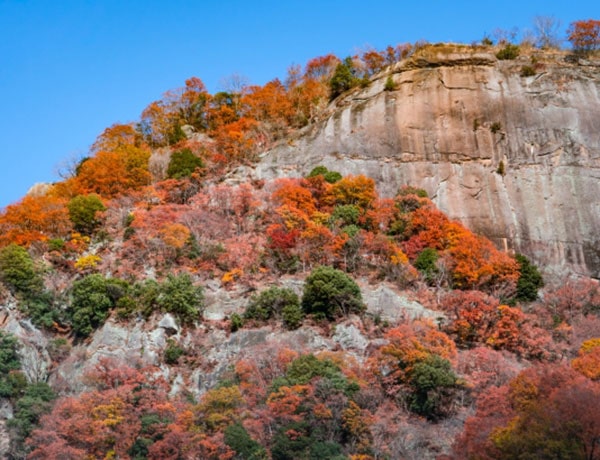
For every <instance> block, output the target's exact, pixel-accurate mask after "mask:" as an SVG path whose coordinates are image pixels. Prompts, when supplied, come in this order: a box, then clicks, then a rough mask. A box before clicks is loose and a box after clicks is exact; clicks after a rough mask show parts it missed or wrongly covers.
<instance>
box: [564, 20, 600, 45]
mask: <svg viewBox="0 0 600 460" xmlns="http://www.w3.org/2000/svg"><path fill="white" fill-rule="evenodd" d="M567 40H569V41H570V42H571V45H573V49H574V50H575V51H577V52H580V53H589V52H591V51H595V50H597V49H599V48H600V21H599V20H596V19H587V20H582V21H575V22H572V23H571V24H570V25H569V28H568V30H567Z"/></svg>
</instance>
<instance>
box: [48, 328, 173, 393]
mask: <svg viewBox="0 0 600 460" xmlns="http://www.w3.org/2000/svg"><path fill="white" fill-rule="evenodd" d="M163 319H164V318H163ZM172 333H173V331H172V330H170V331H169V334H167V331H166V329H165V328H164V326H157V327H154V322H149V323H145V322H139V323H136V324H135V325H134V326H133V327H131V326H129V327H128V326H126V325H122V324H119V323H116V322H114V321H113V320H109V321H107V322H106V323H105V324H104V325H103V326H102V327H101V328H100V329H98V330H97V331H96V332H95V333H94V334H93V336H92V337H91V341H90V342H89V343H85V344H81V345H78V346H76V347H73V349H72V351H71V353H70V355H69V356H68V357H67V359H65V360H64V361H63V362H61V363H60V365H59V366H58V367H57V368H56V369H55V370H54V372H53V373H52V375H51V376H50V379H49V383H50V384H51V385H52V386H53V387H55V388H59V389H61V391H65V392H74V393H79V392H81V391H83V390H85V389H86V387H85V382H84V380H85V379H83V377H84V376H85V375H86V374H87V373H88V372H90V371H92V370H94V369H95V367H96V366H97V365H98V364H99V363H100V361H101V360H102V359H105V358H107V359H110V360H112V361H113V362H114V363H122V364H124V365H128V366H130V367H135V366H136V365H140V364H141V365H144V366H149V365H153V366H160V364H161V361H162V352H163V350H164V348H165V346H166V342H167V338H168V335H170V334H172ZM175 337H176V338H177V336H175ZM163 370H164V369H163ZM164 373H165V372H163V374H164ZM165 376H167V375H165Z"/></svg>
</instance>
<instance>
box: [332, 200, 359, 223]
mask: <svg viewBox="0 0 600 460" xmlns="http://www.w3.org/2000/svg"><path fill="white" fill-rule="evenodd" d="M359 217H360V208H359V207H358V206H356V205H354V204H343V205H338V206H336V207H335V208H333V212H332V213H331V218H330V222H331V223H332V224H334V225H339V226H340V227H343V226H346V225H358V218H359Z"/></svg>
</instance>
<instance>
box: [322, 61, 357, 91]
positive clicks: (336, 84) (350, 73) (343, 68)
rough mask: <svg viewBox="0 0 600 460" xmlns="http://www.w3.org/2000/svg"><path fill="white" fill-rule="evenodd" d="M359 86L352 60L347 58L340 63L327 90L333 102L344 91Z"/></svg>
mask: <svg viewBox="0 0 600 460" xmlns="http://www.w3.org/2000/svg"><path fill="white" fill-rule="evenodd" d="M358 84H359V79H358V78H356V76H355V75H354V64H353V63H352V58H350V57H347V58H346V59H344V62H340V63H339V64H338V65H337V67H336V68H335V71H334V73H333V76H332V77H331V80H330V81H329V88H330V90H331V96H330V98H331V100H334V99H335V98H336V97H338V96H339V95H340V94H342V93H343V92H344V91H348V90H349V89H350V88H354V87H355V86H357V85H358Z"/></svg>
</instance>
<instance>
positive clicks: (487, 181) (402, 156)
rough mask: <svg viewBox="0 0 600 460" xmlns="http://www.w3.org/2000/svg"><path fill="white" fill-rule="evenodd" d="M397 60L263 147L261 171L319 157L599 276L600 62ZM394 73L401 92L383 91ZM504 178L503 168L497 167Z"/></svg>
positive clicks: (560, 58) (289, 168)
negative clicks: (525, 70)
mask: <svg viewBox="0 0 600 460" xmlns="http://www.w3.org/2000/svg"><path fill="white" fill-rule="evenodd" d="M442 51H443V52H437V53H436V48H435V47H433V48H431V49H430V50H428V51H427V52H425V53H423V54H422V55H421V56H419V57H414V58H412V59H410V60H407V61H403V62H400V63H398V64H396V66H395V67H394V68H393V69H391V70H389V71H387V72H385V73H382V74H380V75H377V76H376V77H375V78H374V79H373V81H372V83H371V84H370V85H369V87H368V88H366V89H362V90H355V91H354V92H352V93H351V94H349V95H347V96H346V97H345V98H344V99H342V100H340V101H336V104H335V105H332V106H331V107H330V113H329V115H328V116H327V117H324V118H323V119H322V120H321V121H320V122H319V123H316V124H314V125H312V126H309V127H307V128H306V129H305V130H304V131H303V132H302V133H300V135H299V136H297V137H296V138H295V139H293V140H291V141H289V140H288V141H286V142H285V143H282V144H281V145H279V146H277V147H276V148H274V149H272V150H270V151H268V152H266V153H264V154H263V155H262V161H261V163H260V164H259V165H258V166H257V168H256V170H255V171H254V172H253V173H254V174H255V175H256V176H258V177H276V176H283V175H291V176H299V175H304V174H306V173H308V172H309V171H310V170H311V169H312V168H313V167H314V166H316V165H319V164H323V165H325V166H327V167H328V168H330V169H334V170H337V171H339V172H341V173H343V174H366V175H368V176H370V177H372V178H374V179H375V180H376V181H377V183H378V187H379V190H380V192H381V193H383V194H384V195H388V196H391V195H393V194H394V193H395V191H396V190H397V189H398V188H399V187H400V186H401V185H404V184H411V185H415V186H418V187H421V188H424V189H426V190H427V192H428V193H429V195H430V196H431V197H432V199H433V200H434V202H435V203H436V204H437V205H438V206H439V207H440V208H441V209H442V210H443V211H444V212H446V213H447V214H448V215H450V216H451V217H452V218H456V219H459V220H460V221H462V222H463V223H464V224H466V225H467V226H468V227H469V228H471V229H472V230H474V231H476V232H479V233H482V234H484V235H486V236H488V237H489V238H491V239H492V240H493V241H495V242H496V244H498V245H499V246H500V247H505V248H507V249H514V250H517V251H519V252H523V253H525V254H527V255H529V256H530V257H532V258H533V259H534V260H535V261H537V262H538V263H540V264H542V265H544V267H546V268H548V269H550V270H554V271H559V272H560V271H563V270H565V269H569V270H573V271H575V272H577V273H581V274H587V275H592V276H595V277H599V276H600V232H599V231H598V229H600V62H589V61H588V62H581V61H580V62H570V61H569V60H568V57H567V56H566V55H560V54H559V55H553V56H549V55H540V57H539V58H538V59H539V61H538V62H539V64H538V66H539V68H538V69H537V73H536V75H534V76H530V77H522V76H521V75H520V72H521V68H522V66H524V65H531V59H530V57H522V58H519V59H517V60H515V61H498V60H497V59H496V58H495V56H494V55H493V54H491V53H486V52H482V51H469V52H465V51H464V49H463V50H461V52H448V50H447V49H446V50H442ZM388 75H392V78H393V79H394V82H395V83H396V90H395V91H384V89H383V88H384V84H385V81H386V79H387V77H388ZM501 162H502V163H503V166H504V171H505V173H504V175H501V174H498V172H497V171H498V168H499V166H500V163H501Z"/></svg>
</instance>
